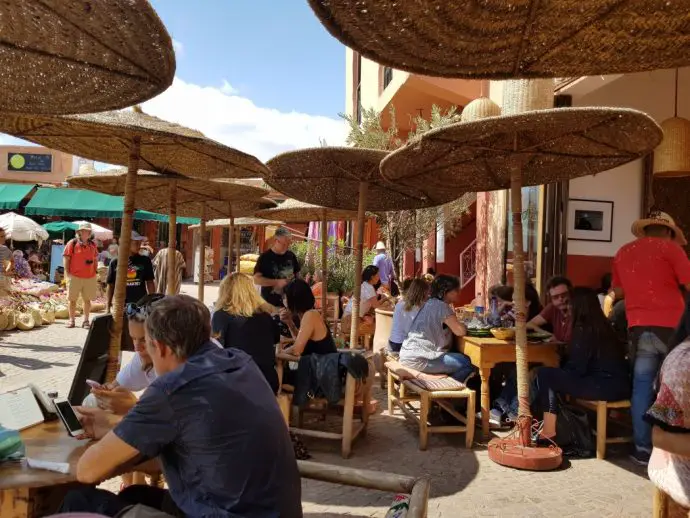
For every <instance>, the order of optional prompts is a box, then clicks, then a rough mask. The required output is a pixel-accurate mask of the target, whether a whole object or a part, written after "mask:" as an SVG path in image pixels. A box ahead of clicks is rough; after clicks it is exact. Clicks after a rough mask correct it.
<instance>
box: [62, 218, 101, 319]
mask: <svg viewBox="0 0 690 518" xmlns="http://www.w3.org/2000/svg"><path fill="white" fill-rule="evenodd" d="M62 255H63V258H62V261H63V266H64V267H65V276H66V277H67V298H68V299H69V322H68V324H67V327H74V326H75V323H74V319H75V317H76V313H77V300H79V296H80V295H81V298H82V301H83V302H84V323H83V324H82V327H84V328H86V329H88V328H89V325H90V324H89V314H90V313H91V300H93V299H94V298H96V295H97V293H98V280H97V277H96V273H97V269H98V247H97V246H96V243H94V242H93V239H92V230H91V225H90V224H89V223H82V224H80V225H79V228H78V229H77V237H75V238H74V239H72V240H70V241H69V242H68V243H67V246H65V251H64V253H63V254H62Z"/></svg>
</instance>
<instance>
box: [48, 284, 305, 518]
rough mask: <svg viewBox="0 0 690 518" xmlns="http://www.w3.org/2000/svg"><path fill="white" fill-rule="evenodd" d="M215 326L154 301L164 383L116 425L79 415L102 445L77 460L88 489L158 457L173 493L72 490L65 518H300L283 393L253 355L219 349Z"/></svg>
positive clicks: (191, 305)
mask: <svg viewBox="0 0 690 518" xmlns="http://www.w3.org/2000/svg"><path fill="white" fill-rule="evenodd" d="M210 321H211V320H210V315H209V312H208V309H207V308H206V307H205V306H204V305H203V304H202V303H200V302H199V301H198V300H196V299H193V298H191V297H188V296H185V295H178V296H174V297H166V298H164V299H161V300H160V301H158V302H156V303H155V304H153V305H152V306H151V309H150V312H149V314H148V315H147V319H146V342H147V343H146V347H147V351H148V353H149V355H150V356H151V360H152V361H153V367H154V369H155V371H156V373H157V374H158V377H157V378H156V380H154V381H153V382H152V383H151V385H150V386H149V388H148V389H146V392H145V393H144V395H143V396H142V398H141V400H140V401H139V402H138V403H137V404H136V405H135V406H134V408H133V409H132V410H130V412H129V413H128V414H127V415H126V416H125V417H124V418H123V419H122V420H121V421H120V422H119V423H117V424H116V425H115V426H114V428H113V427H111V426H110V423H111V422H112V420H113V419H114V418H113V417H112V416H110V415H108V414H105V413H104V412H102V411H100V410H98V409H80V412H82V424H83V427H84V430H85V432H86V434H87V435H88V436H90V437H92V438H95V439H99V438H100V441H99V442H97V443H95V444H94V445H92V446H91V447H90V448H89V449H88V450H86V452H85V453H84V455H83V456H82V458H81V459H80V460H79V464H78V466H77V478H78V479H79V481H80V482H83V483H87V484H97V483H99V482H101V481H102V480H104V479H107V478H108V477H110V476H113V474H115V473H117V472H121V471H123V470H124V469H126V468H127V467H129V466H132V465H133V464H136V463H140V462H141V461H142V460H146V459H156V458H157V459H158V460H159V461H160V465H161V466H162V470H163V474H164V475H165V480H166V482H167V484H168V487H169V492H168V491H165V490H161V489H158V488H151V487H148V486H130V487H129V488H127V489H125V490H124V491H122V492H121V493H120V494H119V495H115V494H113V493H110V492H107V491H103V490H98V489H95V488H92V487H89V488H85V489H81V490H76V491H73V492H71V493H69V494H68V495H67V496H66V498H65V501H64V502H63V506H62V509H61V511H63V512H68V511H69V512H100V513H102V514H105V515H107V516H115V515H117V514H118V513H120V512H122V511H123V510H124V509H127V508H128V507H129V506H131V505H136V504H144V505H147V506H149V507H153V508H155V509H158V510H160V511H163V512H165V513H168V514H169V515H171V516H183V517H200V516H214V517H246V518H254V517H255V518H269V517H270V518H272V517H281V518H301V517H302V508H301V503H300V500H301V486H300V477H299V471H298V469H297V463H296V461H295V457H294V453H293V448H292V443H291V441H290V437H289V435H288V430H287V427H286V426H285V421H284V420H283V417H282V414H281V412H280V409H279V408H278V405H277V403H276V399H275V396H274V395H273V392H272V391H271V388H270V387H269V385H268V383H267V382H266V380H265V379H264V377H263V375H262V374H261V372H260V371H259V369H258V367H257V366H256V364H254V362H253V361H252V360H251V358H250V357H249V356H248V355H246V354H244V353H243V352H242V351H238V350H235V349H219V348H218V347H217V346H216V345H214V344H213V343H212V342H211V327H210Z"/></svg>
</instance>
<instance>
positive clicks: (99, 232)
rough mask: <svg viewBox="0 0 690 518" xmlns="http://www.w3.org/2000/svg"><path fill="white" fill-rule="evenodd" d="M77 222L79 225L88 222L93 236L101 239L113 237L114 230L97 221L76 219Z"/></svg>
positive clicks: (106, 239)
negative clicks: (96, 222)
mask: <svg viewBox="0 0 690 518" xmlns="http://www.w3.org/2000/svg"><path fill="white" fill-rule="evenodd" d="M75 223H76V224H77V225H81V224H82V223H88V224H89V225H91V232H92V233H93V237H95V238H96V239H99V240H101V241H108V240H110V239H112V238H113V231H112V230H110V229H107V228H105V227H102V226H100V225H96V224H95V223H91V222H90V221H75Z"/></svg>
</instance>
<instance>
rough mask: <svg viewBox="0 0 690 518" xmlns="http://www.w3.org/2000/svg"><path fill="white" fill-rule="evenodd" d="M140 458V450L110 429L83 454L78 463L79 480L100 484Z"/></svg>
mask: <svg viewBox="0 0 690 518" xmlns="http://www.w3.org/2000/svg"><path fill="white" fill-rule="evenodd" d="M138 458H141V454H140V453H139V451H138V450H136V449H135V448H132V447H131V446H130V445H129V444H127V443H126V442H124V441H123V440H122V439H120V438H119V437H118V436H117V435H115V433H114V432H112V431H110V432H108V433H107V434H106V435H105V437H103V438H102V439H101V440H100V441H98V442H96V443H95V444H93V445H91V447H89V448H88V449H87V450H86V451H85V452H84V454H83V455H82V456H81V458H80V459H79V463H78V464H77V480H78V481H79V482H81V483H82V484H98V483H99V482H102V481H103V480H106V479H108V478H110V477H111V476H112V475H113V474H115V473H117V472H119V471H120V470H122V469H123V468H125V467H126V466H129V465H133V464H134V463H133V461H135V460H136V459H138Z"/></svg>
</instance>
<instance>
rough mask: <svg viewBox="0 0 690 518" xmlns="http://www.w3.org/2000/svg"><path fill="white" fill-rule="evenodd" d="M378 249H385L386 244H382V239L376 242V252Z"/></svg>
mask: <svg viewBox="0 0 690 518" xmlns="http://www.w3.org/2000/svg"><path fill="white" fill-rule="evenodd" d="M379 250H381V251H385V250H386V245H385V244H384V242H383V241H379V242H378V243H376V251H377V252H378V251H379Z"/></svg>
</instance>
